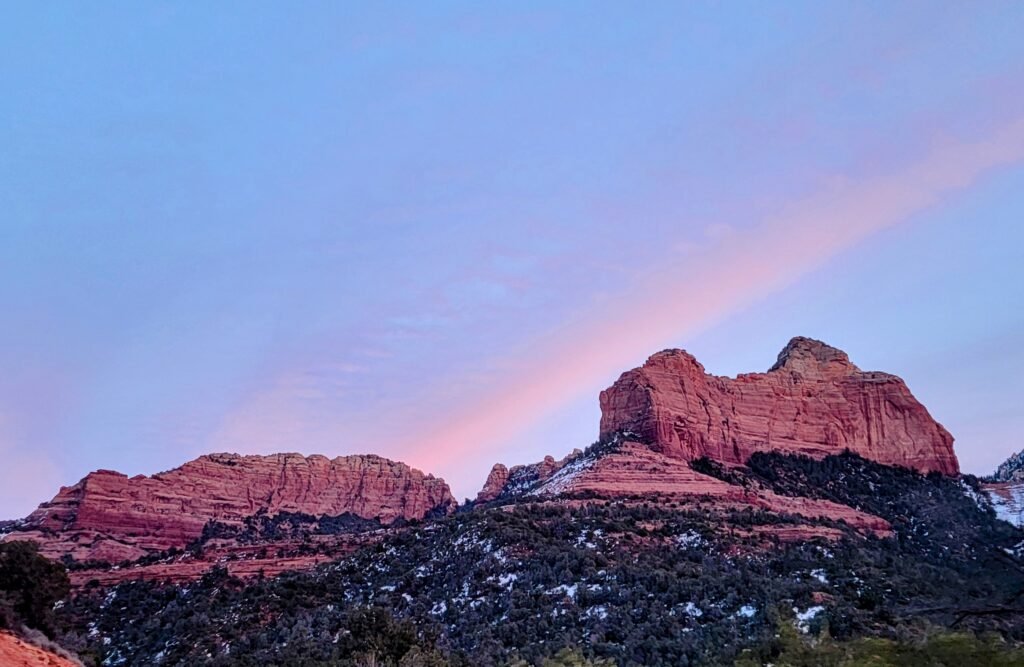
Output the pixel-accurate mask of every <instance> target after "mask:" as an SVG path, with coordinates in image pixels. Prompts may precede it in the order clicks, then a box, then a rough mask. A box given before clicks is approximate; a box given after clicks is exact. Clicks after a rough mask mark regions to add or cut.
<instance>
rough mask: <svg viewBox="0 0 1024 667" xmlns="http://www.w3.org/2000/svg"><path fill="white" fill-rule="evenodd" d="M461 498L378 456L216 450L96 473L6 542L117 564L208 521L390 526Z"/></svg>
mask: <svg viewBox="0 0 1024 667" xmlns="http://www.w3.org/2000/svg"><path fill="white" fill-rule="evenodd" d="M455 504H456V502H455V499H454V498H453V497H452V494H451V492H450V490H449V488H448V485H447V484H445V482H444V480H441V479H437V478H435V477H433V476H431V475H425V474H423V473H422V472H420V471H419V470H415V469H413V468H410V467H409V466H406V465H405V464H403V463H397V462H394V461H390V460H388V459H385V458H381V457H379V456H340V457H337V458H335V459H328V458H327V457H324V456H309V457H305V456H302V455H299V454H274V455H270V456H239V455H236V454H211V455H207V456H201V457H199V458H198V459H195V460H194V461H190V462H188V463H186V464H185V465H183V466H181V467H180V468H175V469H174V470H171V471H168V472H163V473H159V474H156V475H153V476H152V477H145V476H142V475H139V476H136V477H131V478H129V477H127V476H125V475H122V474H120V473H117V472H112V471H109V470H100V471H97V472H94V473H90V474H89V475H87V476H86V477H85V478H84V479H82V480H81V481H80V482H78V483H77V484H75V485H73V486H70V487H64V488H62V489H61V490H60V492H59V493H58V494H57V495H56V497H54V499H53V500H51V501H50V502H47V503H43V504H42V505H40V506H39V508H38V509H37V510H36V511H35V512H33V513H32V514H31V515H29V516H28V517H27V518H26V519H24V520H23V521H21V522H18V523H17V524H16V525H15V526H13V527H9V528H8V530H9V531H10V532H9V533H8V535H7V537H6V538H7V539H32V540H36V541H38V542H39V543H40V544H41V551H42V552H43V553H44V554H45V555H47V556H50V557H55V558H58V557H62V556H70V557H72V558H73V559H75V560H102V561H108V562H118V561H122V560H134V559H138V558H140V557H143V556H146V555H148V554H152V553H155V552H160V551H163V550H167V549H170V548H182V547H185V546H186V545H188V544H189V543H191V542H193V541H194V540H196V539H197V538H199V537H200V536H201V535H202V533H203V529H204V527H205V526H207V524H209V523H210V522H217V523H218V524H222V525H227V526H232V525H234V526H241V525H242V524H243V523H244V522H245V520H246V518H248V517H252V516H255V515H257V514H266V515H275V514H278V513H281V512H296V513H302V514H306V515H311V516H338V515H353V516H355V517H360V518H363V519H370V520H376V521H379V522H380V523H382V524H388V523H391V522H393V521H395V520H396V519H421V518H423V517H424V516H426V515H428V514H431V513H441V514H443V513H446V512H448V511H450V510H452V509H453V508H454V506H455Z"/></svg>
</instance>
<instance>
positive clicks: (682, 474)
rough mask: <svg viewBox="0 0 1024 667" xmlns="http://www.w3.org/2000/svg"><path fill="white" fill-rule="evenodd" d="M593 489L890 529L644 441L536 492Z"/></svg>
mask: <svg viewBox="0 0 1024 667" xmlns="http://www.w3.org/2000/svg"><path fill="white" fill-rule="evenodd" d="M581 492H590V493H594V494H596V495H598V496H599V497H602V498H616V497H628V496H642V497H660V498H662V499H673V498H674V499H678V500H681V501H682V502H685V503H693V502H697V500H698V499H700V500H704V501H709V502H711V503H713V504H714V506H715V507H717V508H718V509H727V508H730V507H733V508H737V507H755V508H757V509H762V510H767V511H769V512H776V513H780V514H796V515H799V516H803V517H806V518H809V519H833V520H836V521H845V522H846V523H848V524H849V525H850V526H852V527H854V528H856V529H858V530H862V531H865V532H870V533H875V534H886V533H888V531H889V529H890V526H889V523H888V522H887V521H885V520H884V519H881V518H879V517H876V516H874V515H872V514H867V513H865V512H860V511H858V510H855V509H853V508H852V507H847V506H846V505H841V504H839V503H834V502H830V501H827V500H819V499H812V498H792V497H788V496H780V495H778V494H775V493H773V492H771V491H769V490H768V489H761V488H756V489H748V488H744V487H742V486H737V485H735V484H729V483H728V482H724V481H722V480H720V479H716V478H714V477H710V476H708V475H703V474H701V473H699V472H697V471H695V470H693V469H692V468H690V466H689V465H688V464H687V463H686V462H683V461H680V460H679V459H675V458H672V457H669V456H665V455H664V454H660V453H658V452H655V451H653V450H651V449H650V447H648V446H646V445H643V444H640V443H638V442H628V441H627V442H623V443H621V444H620V445H619V446H618V447H616V448H615V449H614V450H612V451H610V452H609V453H606V454H602V455H598V456H595V457H590V456H580V457H576V458H574V459H573V460H570V461H569V462H568V463H566V464H565V465H563V467H562V468H561V469H560V470H558V471H557V472H556V473H555V474H553V475H552V476H551V477H550V478H548V479H547V480H546V481H544V482H543V483H541V484H540V485H539V486H536V487H534V488H533V489H532V490H531V491H530V495H531V496H537V497H549V496H558V495H563V494H567V493H573V494H578V493H581Z"/></svg>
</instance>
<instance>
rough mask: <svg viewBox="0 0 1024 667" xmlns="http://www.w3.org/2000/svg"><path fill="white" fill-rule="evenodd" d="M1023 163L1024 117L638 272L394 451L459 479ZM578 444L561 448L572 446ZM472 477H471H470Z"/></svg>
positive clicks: (833, 188) (836, 184) (834, 187)
mask: <svg viewBox="0 0 1024 667" xmlns="http://www.w3.org/2000/svg"><path fill="white" fill-rule="evenodd" d="M1022 159H1024V118H1020V119H1016V120H1014V121H1013V122H1009V123H1007V124H1005V125H1002V126H999V127H996V128H993V129H992V130H991V131H990V132H989V133H988V134H987V135H986V136H985V138H983V139H980V140H975V141H944V142H941V143H937V144H936V145H934V146H933V147H932V150H931V151H930V152H929V153H928V154H927V155H926V156H924V157H923V158H922V159H920V160H918V161H917V162H914V163H912V164H909V165H908V166H905V167H903V168H899V169H894V170H891V171H888V172H887V173H882V174H878V175H874V176H871V177H867V178H861V179H841V180H836V181H833V183H832V184H831V185H830V186H829V187H828V188H826V189H825V191H823V192H821V193H820V194H818V195H816V196H813V197H810V198H807V199H805V200H802V201H799V202H795V203H794V204H792V205H790V206H788V207H787V208H786V209H785V210H783V211H780V212H779V214H778V215H776V216H774V217H772V218H770V219H766V220H764V221H763V222H762V223H761V224H760V225H758V226H757V227H755V228H753V229H751V230H749V231H746V232H743V233H738V234H733V235H728V236H726V237H723V238H721V239H719V243H717V244H716V245H715V246H713V248H712V249H710V250H708V251H705V252H704V253H702V254H699V255H696V256H689V255H687V256H683V257H681V258H679V259H678V260H676V261H674V262H672V263H670V264H669V265H666V266H661V267H658V268H656V269H652V270H650V271H648V272H646V273H645V274H644V275H642V276H641V277H640V278H639V279H638V280H637V281H636V282H635V283H634V284H633V285H632V286H631V287H630V289H628V290H627V291H624V292H623V293H621V294H619V295H617V296H616V297H615V298H612V299H608V300H606V301H604V302H601V303H599V304H595V305H594V306H593V307H591V308H589V309H587V310H586V312H584V313H582V314H581V315H580V316H578V317H577V318H576V319H575V320H574V321H573V322H572V323H570V324H567V325H566V326H564V327H562V328H561V329H559V330H557V331H555V332H553V333H552V334H550V335H549V336H548V337H547V339H545V340H542V341H538V342H537V344H536V345H535V346H534V347H533V348H532V352H531V354H530V357H531V358H530V360H529V361H525V362H521V363H518V364H517V370H516V371H514V372H510V373H508V374H506V376H505V377H501V378H495V381H494V387H495V389H494V390H493V391H491V392H489V393H486V394H484V395H482V396H481V397H479V398H477V399H475V400H470V401H467V402H466V403H465V404H463V405H459V406H456V407H455V408H454V409H453V410H452V411H450V412H448V413H446V414H442V415H441V416H440V417H439V418H438V419H437V421H436V422H435V423H434V424H433V425H432V428H428V429H427V430H426V432H425V433H424V432H423V431H422V430H421V431H420V435H419V437H415V438H412V437H410V439H408V440H406V441H403V442H401V443H400V444H398V445H397V446H396V447H394V448H393V449H391V450H390V451H391V452H392V453H393V454H395V455H397V456H398V457H399V458H402V459H403V460H406V461H408V462H409V463H411V464H413V465H419V466H423V467H426V468H427V469H429V470H431V471H434V472H437V473H440V474H442V475H445V476H447V477H448V478H449V480H450V481H452V482H454V483H455V484H457V485H458V484H459V481H460V480H459V479H458V478H460V477H462V476H464V475H465V474H466V468H467V464H468V465H469V467H470V468H475V467H477V466H473V465H472V463H474V462H475V463H477V464H478V465H479V463H480V461H481V459H482V457H486V456H493V454H489V452H488V446H489V445H492V444H494V443H497V442H502V441H507V440H508V439H509V438H511V437H514V436H515V435H516V434H517V433H521V432H522V431H524V430H526V429H527V428H529V427H531V426H533V425H535V424H536V423H537V422H538V421H539V420H540V419H542V418H543V417H544V416H547V415H549V414H551V413H552V412H554V411H555V410H556V409H558V408H559V407H561V406H563V405H565V404H567V403H569V402H570V401H572V400H574V399H577V398H579V397H580V396H581V395H583V394H584V393H585V392H593V391H594V389H595V387H601V386H604V385H606V384H608V383H609V382H610V380H612V379H613V378H614V377H615V376H616V375H617V374H618V373H619V372H621V371H622V370H625V369H626V368H628V367H631V366H633V365H635V364H636V363H637V362H638V361H640V360H641V359H642V358H644V357H645V356H647V355H648V354H650V353H652V352H654V351H656V350H657V349H660V348H661V347H663V346H665V345H667V344H670V343H671V342H672V341H675V340H678V339H679V338H681V337H685V336H689V335H692V334H694V333H696V332H698V331H700V330H702V329H705V328H707V327H708V326H710V325H712V324H713V323H715V322H716V321H718V320H720V319H721V318H723V317H725V316H727V315H729V314H731V313H734V312H736V311H737V310H740V309H742V308H743V307H745V306H747V305H748V304H750V303H751V302H753V301H755V300H757V299H759V298H762V297H764V296H766V295H768V294H770V293H772V292H775V291H777V290H779V289H781V288H784V287H785V286H787V285H789V284H792V283H793V282H794V281H796V280H797V279H799V278H800V277H801V276H804V275H806V274H807V273H808V272H810V271H813V270H815V269H816V268H819V267H820V266H822V265H823V264H824V263H826V262H827V261H828V260H829V259H830V258H832V257H834V256H836V255H837V254H839V253H841V252H843V251H844V250H847V249H849V248H851V247H852V246H854V245H856V244H857V243H859V242H861V241H863V240H864V239H865V238H867V237H869V236H871V235H872V234H875V233H877V232H880V231H882V230H884V229H886V228H889V227H892V226H894V225H897V224H900V223H903V222H905V221H908V220H910V219H912V218H913V216H915V215H916V214H919V213H921V212H923V211H925V210H927V209H928V208H929V207H932V206H934V205H935V204H937V203H939V202H940V201H941V200H942V199H943V198H944V197H946V196H948V195H950V194H951V193H953V192H955V191H958V190H961V189H964V188H966V187H968V186H970V185H971V184H972V183H974V182H975V181H976V180H977V179H978V178H980V177H981V176H983V175H984V174H985V173H987V172H989V171H991V170H993V169H997V168H999V167H1005V166H1007V165H1010V164H1013V163H1016V162H1018V161H1020V160H1022ZM579 444H580V443H566V450H568V449H569V448H570V447H571V446H576V445H579ZM473 472H475V470H474V471H473Z"/></svg>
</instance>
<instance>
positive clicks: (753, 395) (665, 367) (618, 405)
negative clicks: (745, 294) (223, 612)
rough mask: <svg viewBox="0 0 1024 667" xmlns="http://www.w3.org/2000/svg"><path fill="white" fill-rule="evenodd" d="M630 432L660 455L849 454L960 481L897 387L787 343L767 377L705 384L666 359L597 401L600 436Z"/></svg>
mask: <svg viewBox="0 0 1024 667" xmlns="http://www.w3.org/2000/svg"><path fill="white" fill-rule="evenodd" d="M623 431H631V432H633V433H636V434H638V435H639V436H640V438H641V439H642V440H643V441H644V442H646V443H648V444H649V445H650V447H651V448H652V449H654V450H655V451H658V452H660V453H662V454H665V455H666V456H669V457H672V458H678V459H682V460H686V461H692V460H695V459H699V458H702V457H708V458H710V459H713V460H715V461H720V462H723V463H736V464H743V463H745V462H746V461H747V459H748V458H750V455H751V454H753V453H755V452H767V451H775V452H787V453H794V454H804V455H807V456H812V457H815V458H821V457H824V456H827V455H829V454H838V453H840V452H842V451H844V450H850V451H852V452H854V453H856V454H859V455H861V456H863V457H864V458H866V459H870V460H872V461H877V462H879V463H882V464H885V465H898V466H904V467H907V468H912V469H915V470H918V471H920V472H932V471H937V472H940V473H943V474H946V475H955V474H957V473H958V472H959V466H958V464H957V459H956V455H955V454H954V453H953V438H952V436H950V434H949V433H948V432H947V431H946V429H944V428H943V427H942V425H941V424H939V423H938V422H936V421H935V420H934V419H932V417H931V415H930V414H928V411H927V410H926V409H925V407H924V406H923V405H921V404H920V403H919V402H918V401H917V400H916V399H915V398H914V396H913V395H912V394H911V393H910V390H909V389H908V388H907V385H906V384H905V383H904V382H903V380H901V379H900V378H898V377H896V376H895V375H890V374H888V373H879V372H865V371H861V370H860V369H859V368H857V366H855V365H854V364H853V363H851V362H850V360H849V357H847V355H846V353H844V352H842V351H840V350H837V349H835V348H833V347H830V346H828V345H826V344H824V343H822V342H820V341H816V340H812V339H809V338H794V339H793V340H791V341H790V342H789V344H788V345H786V347H785V349H783V350H782V352H781V353H780V354H779V357H778V361H777V362H776V363H775V365H774V366H772V368H771V369H770V370H769V371H768V372H767V373H750V374H745V375H740V376H738V377H736V378H728V377H718V376H714V375H709V374H708V373H706V372H705V371H704V367H703V366H701V364H700V363H699V362H698V361H697V360H696V359H695V358H694V357H693V356H692V355H691V354H689V353H687V352H685V351H683V350H666V351H664V352H659V353H658V354H655V355H654V356H652V357H651V358H649V359H648V360H647V362H646V363H645V364H644V365H643V366H642V367H640V368H635V369H633V370H631V371H627V372H626V373H623V374H622V376H621V377H620V378H619V379H618V381H616V382H615V384H614V385H612V386H611V387H610V388H608V389H606V390H605V391H603V392H601V434H602V436H609V435H611V434H614V433H619V432H623Z"/></svg>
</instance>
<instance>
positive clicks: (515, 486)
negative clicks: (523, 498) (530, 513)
mask: <svg viewBox="0 0 1024 667" xmlns="http://www.w3.org/2000/svg"><path fill="white" fill-rule="evenodd" d="M581 453H582V451H581V450H579V449H574V450H572V451H571V452H570V453H569V455H568V456H566V457H565V458H563V459H562V460H561V461H556V460H555V457H553V456H545V457H544V460H543V461H539V462H537V463H531V464H529V465H518V466H512V468H511V469H509V468H506V467H505V466H504V465H502V464H501V463H495V464H494V467H493V468H491V473H490V474H489V475H488V476H487V481H486V482H484V488H483V489H481V490H480V493H478V494H477V496H476V500H477V502H488V501H491V500H494V499H496V498H498V497H499V496H501V495H503V494H508V495H515V494H516V493H519V492H521V491H524V490H526V489H528V488H530V487H532V486H534V485H535V484H537V483H540V482H544V481H546V480H548V479H550V478H551V477H552V476H553V475H554V474H555V473H557V472H558V471H559V470H561V469H562V468H563V467H564V466H565V465H566V463H568V462H569V461H570V460H572V459H574V458H575V457H576V456H578V455H579V454H581Z"/></svg>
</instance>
